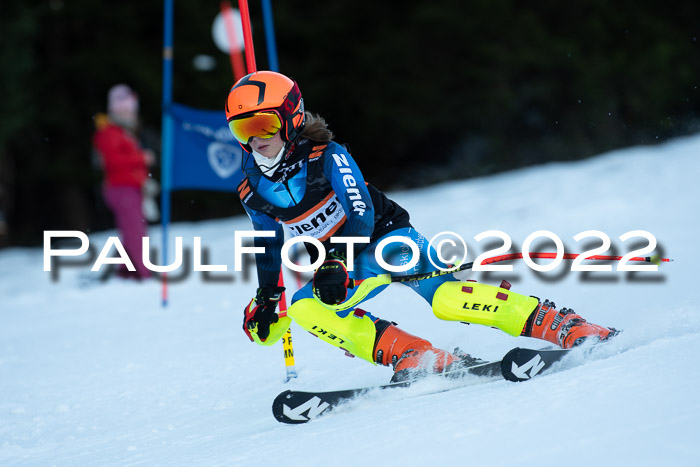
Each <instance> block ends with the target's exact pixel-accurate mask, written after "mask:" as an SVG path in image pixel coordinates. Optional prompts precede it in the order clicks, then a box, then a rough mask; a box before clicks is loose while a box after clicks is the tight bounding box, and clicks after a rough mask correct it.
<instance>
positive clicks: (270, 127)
mask: <svg viewBox="0 0 700 467" xmlns="http://www.w3.org/2000/svg"><path fill="white" fill-rule="evenodd" d="M228 127H229V128H230V129H231V133H233V136H235V137H236V139H237V140H238V141H240V142H241V143H243V144H248V141H250V138H253V137H258V138H263V139H269V138H272V137H273V136H275V135H276V134H277V132H278V131H279V130H280V128H282V121H281V120H280V117H279V115H278V114H277V112H273V111H267V112H255V113H253V114H248V115H247V116H244V117H241V118H234V119H233V120H231V121H230V122H228Z"/></svg>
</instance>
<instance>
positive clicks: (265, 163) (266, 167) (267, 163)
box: [253, 146, 285, 175]
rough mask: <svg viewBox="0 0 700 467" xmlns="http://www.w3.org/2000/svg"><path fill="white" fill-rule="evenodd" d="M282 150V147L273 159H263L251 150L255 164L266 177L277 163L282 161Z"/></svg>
mask: <svg viewBox="0 0 700 467" xmlns="http://www.w3.org/2000/svg"><path fill="white" fill-rule="evenodd" d="M284 149H285V147H284V146H282V149H280V152H279V153H278V154H277V155H276V156H275V157H274V159H270V158H269V157H265V156H263V155H262V154H260V153H259V152H257V151H255V150H253V157H254V158H255V163H256V164H258V167H260V170H261V171H262V173H263V174H265V175H268V174H271V173H273V172H274V171H275V169H276V168H277V166H278V165H279V163H280V162H281V161H282V155H283V154H284Z"/></svg>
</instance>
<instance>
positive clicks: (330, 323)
mask: <svg viewBox="0 0 700 467" xmlns="http://www.w3.org/2000/svg"><path fill="white" fill-rule="evenodd" d="M287 315H288V316H290V317H291V318H292V319H293V320H294V321H295V322H296V323H297V324H298V325H299V326H301V327H302V328H304V329H305V330H307V331H309V332H310V333H311V334H313V335H315V336H316V337H318V338H320V339H321V340H323V341H326V342H328V343H329V344H332V345H334V346H336V347H339V348H341V349H343V350H345V351H347V352H349V353H351V354H353V355H355V356H356V357H360V358H362V359H364V360H367V361H368V362H372V363H374V358H373V355H372V353H373V351H374V338H375V336H376V334H377V331H376V329H375V327H374V323H373V322H372V320H371V319H370V317H369V316H366V315H365V314H364V313H362V314H360V313H357V314H355V313H354V312H350V313H348V315H347V316H346V317H345V318H341V317H340V316H338V315H337V314H336V313H334V312H333V311H331V310H329V309H327V308H326V307H324V306H323V305H321V304H320V303H318V302H317V301H316V300H314V299H313V298H304V299H301V300H299V301H297V302H295V303H294V304H293V305H292V306H291V307H289V310H287Z"/></svg>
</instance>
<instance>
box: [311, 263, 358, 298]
mask: <svg viewBox="0 0 700 467" xmlns="http://www.w3.org/2000/svg"><path fill="white" fill-rule="evenodd" d="M348 287H352V280H351V279H350V277H349V276H348V270H347V268H346V267H345V258H344V257H343V255H341V254H333V253H332V254H330V255H329V256H327V257H326V260H325V261H324V262H323V264H321V266H320V267H319V268H318V269H317V270H316V273H315V274H314V283H313V289H314V295H315V296H316V297H317V298H318V299H319V300H321V301H322V302H323V303H327V304H329V305H336V304H338V303H341V302H343V301H345V298H346V297H347V296H348Z"/></svg>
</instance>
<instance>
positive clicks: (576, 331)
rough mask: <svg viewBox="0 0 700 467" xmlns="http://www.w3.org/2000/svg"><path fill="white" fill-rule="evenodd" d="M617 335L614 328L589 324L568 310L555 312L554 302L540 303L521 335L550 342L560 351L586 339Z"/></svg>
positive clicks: (601, 338)
mask: <svg viewBox="0 0 700 467" xmlns="http://www.w3.org/2000/svg"><path fill="white" fill-rule="evenodd" d="M619 333H620V331H618V330H617V329H615V328H606V327H603V326H598V325H597V324H592V323H589V322H587V321H586V320H585V319H583V318H581V317H580V316H579V315H577V314H576V313H574V310H571V309H569V308H562V309H561V310H559V311H557V309H556V305H555V304H554V302H550V301H549V300H545V301H544V302H540V304H539V305H538V306H537V308H535V311H533V312H532V314H531V315H530V317H529V318H528V319H527V322H526V323H525V327H524V328H523V332H522V334H521V335H523V336H527V337H534V338H535V339H542V340H545V341H547V342H551V343H553V344H556V345H558V346H559V347H561V348H562V349H570V348H572V347H576V346H577V345H581V344H583V342H584V341H586V340H588V339H593V340H595V341H596V342H599V341H606V340H608V339H610V338H612V337H614V336H616V335H617V334H619Z"/></svg>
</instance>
